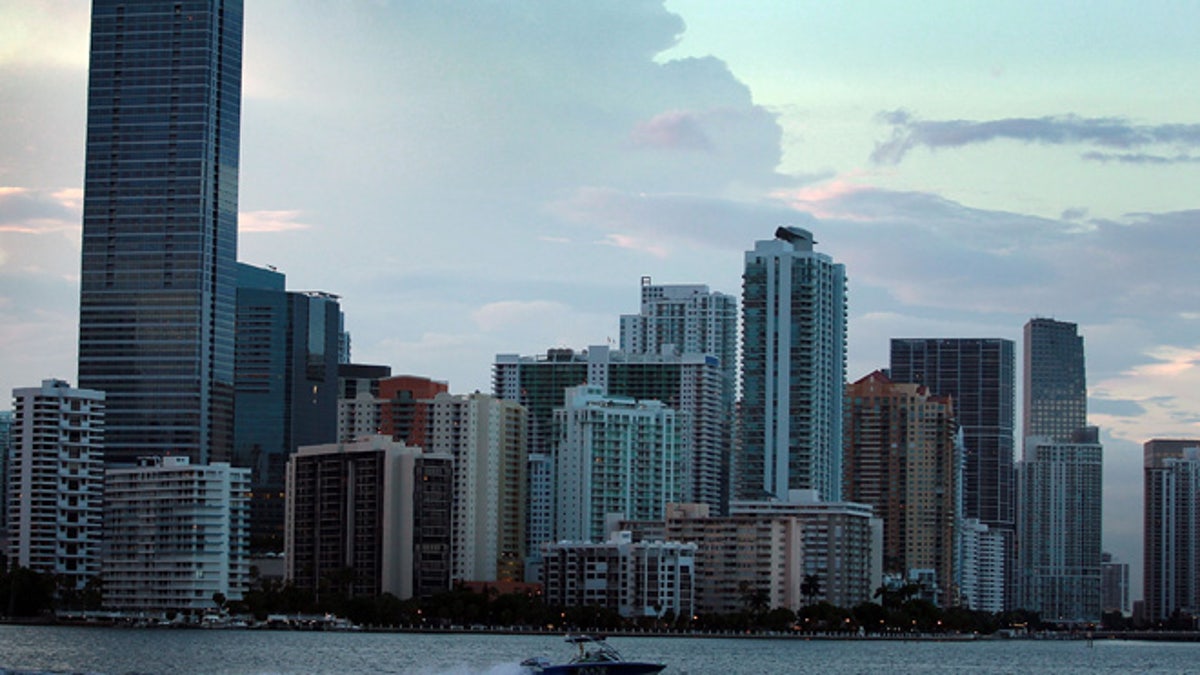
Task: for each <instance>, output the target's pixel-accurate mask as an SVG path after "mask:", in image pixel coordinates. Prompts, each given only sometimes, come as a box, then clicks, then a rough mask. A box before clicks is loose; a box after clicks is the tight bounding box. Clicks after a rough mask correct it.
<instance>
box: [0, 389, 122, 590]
mask: <svg viewBox="0 0 1200 675" xmlns="http://www.w3.org/2000/svg"><path fill="white" fill-rule="evenodd" d="M104 414H105V407H104V393H103V392H99V391H93V390H90V389H73V388H71V386H70V385H69V384H67V383H66V382H64V381H62V380H43V381H42V385H41V386H40V387H27V388H19V389H14V390H13V418H12V428H11V439H10V440H11V450H10V452H9V455H8V467H7V473H8V476H7V478H8V560H9V564H10V565H19V566H21V567H27V568H29V569H32V570H34V571H36V572H43V573H47V574H54V575H58V576H61V577H62V578H63V579H64V582H65V584H66V585H67V586H69V587H71V588H82V587H83V586H84V584H86V583H87V582H88V580H90V579H92V578H93V577H95V576H96V575H97V574H99V573H100V541H101V517H102V510H101V504H102V500H103V489H104V431H105V427H104Z"/></svg>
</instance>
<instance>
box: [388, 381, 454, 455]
mask: <svg viewBox="0 0 1200 675" xmlns="http://www.w3.org/2000/svg"><path fill="white" fill-rule="evenodd" d="M449 391H450V385H449V384H448V383H446V382H442V381H439V380H433V379H430V378H428V377H420V376H418V375H393V376H391V377H385V378H383V379H381V380H379V433H381V434H383V435H385V436H391V437H392V439H393V440H397V441H403V442H404V444H405V445H415V446H417V447H421V448H427V447H429V442H428V438H427V434H428V432H429V425H430V422H431V420H430V417H431V409H432V406H433V399H434V397H435V396H437V395H438V394H442V393H446V392H449Z"/></svg>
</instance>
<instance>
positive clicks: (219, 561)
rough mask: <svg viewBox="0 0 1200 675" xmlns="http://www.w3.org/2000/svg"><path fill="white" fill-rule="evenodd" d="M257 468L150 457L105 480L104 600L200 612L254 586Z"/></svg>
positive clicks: (119, 605) (133, 607)
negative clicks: (252, 515)
mask: <svg viewBox="0 0 1200 675" xmlns="http://www.w3.org/2000/svg"><path fill="white" fill-rule="evenodd" d="M249 486H250V470H249V469H238V468H232V467H230V466H229V464H228V463H226V462H216V463H213V464H209V465H202V466H197V465H194V464H191V463H190V462H189V461H188V458H187V457H146V458H143V459H142V461H141V462H140V464H139V465H138V466H136V467H121V468H109V469H108V471H107V472H106V473H105V477H104V604H105V606H106V607H109V608H112V609H119V610H124V611H137V612H154V613H164V614H165V613H168V612H189V613H200V612H204V611H206V610H214V609H216V608H217V602H216V598H218V597H219V596H218V594H220V596H224V597H225V598H226V599H227V600H232V601H236V600H241V599H242V594H243V593H244V592H245V590H246V587H247V585H248V584H249V583H250V562H249V560H250V559H249V550H248V543H249V508H248V504H247V498H246V493H247V492H248V488H249Z"/></svg>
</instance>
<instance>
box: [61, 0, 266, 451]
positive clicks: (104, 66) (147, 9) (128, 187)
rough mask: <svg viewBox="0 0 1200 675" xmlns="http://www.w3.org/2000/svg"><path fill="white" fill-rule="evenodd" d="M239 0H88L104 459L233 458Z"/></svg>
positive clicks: (94, 379)
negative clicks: (162, 457) (89, 0)
mask: <svg viewBox="0 0 1200 675" xmlns="http://www.w3.org/2000/svg"><path fill="white" fill-rule="evenodd" d="M241 70H242V2H241V0H187V1H186V2H183V1H180V2H150V1H146V0H141V1H130V0H94V1H93V2H92V27H91V62H90V70H89V81H88V122H87V156H86V168H85V176H84V197H83V256H82V268H81V269H82V271H81V284H80V289H81V290H80V309H79V386H80V387H81V388H86V389H94V390H101V391H104V392H106V405H107V418H106V442H107V444H108V447H109V448H110V449H109V451H108V452H107V453H106V456H105V460H106V462H107V463H110V464H132V463H134V462H135V461H136V459H137V458H138V457H140V456H143V455H165V454H176V455H186V456H188V457H191V458H193V459H194V460H196V461H199V462H208V461H210V460H211V461H216V460H225V461H228V459H229V458H230V455H231V448H232V441H233V398H234V386H233V377H234V376H233V371H234V313H235V301H236V298H235V293H236V270H235V267H234V265H235V261H236V256H237V189H238V142H239V127H240V121H239V117H240V111H241Z"/></svg>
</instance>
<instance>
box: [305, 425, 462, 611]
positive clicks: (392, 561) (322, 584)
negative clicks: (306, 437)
mask: <svg viewBox="0 0 1200 675" xmlns="http://www.w3.org/2000/svg"><path fill="white" fill-rule="evenodd" d="M453 461H454V460H453V458H452V457H450V456H449V455H445V454H440V453H424V452H422V450H421V449H420V448H414V447H408V446H406V445H404V444H403V443H399V442H397V441H393V440H392V439H391V438H389V437H387V436H370V437H365V438H362V439H360V440H358V441H355V442H354V443H337V444H327V445H317V446H307V447H302V448H300V449H299V450H298V451H297V452H296V454H294V455H293V456H292V458H291V460H290V461H289V462H288V474H287V477H288V480H287V495H288V498H287V524H286V533H287V538H286V543H285V557H286V560H287V572H286V575H287V579H288V580H290V581H291V582H292V583H294V584H295V585H296V587H297V588H300V589H301V590H305V591H308V592H311V593H316V594H318V597H320V596H321V595H324V594H328V593H332V594H336V595H337V596H339V597H344V598H352V597H377V596H379V595H382V594H383V593H391V594H392V595H395V596H396V597H398V598H400V599H407V598H411V597H414V596H417V597H420V596H425V595H432V594H434V593H438V592H441V591H445V590H448V589H449V588H450V541H451V538H450V531H451V530H450V526H451V502H450V495H451V493H452V489H453V487H452V484H451V475H452V465H453Z"/></svg>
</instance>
